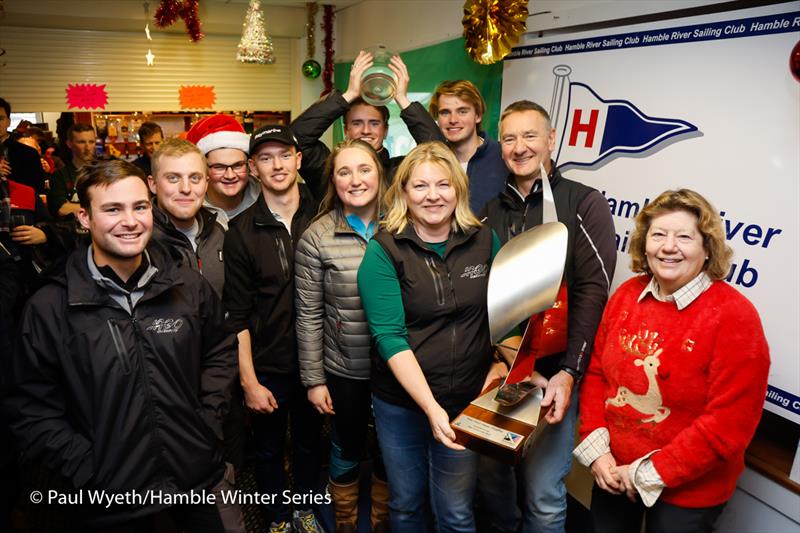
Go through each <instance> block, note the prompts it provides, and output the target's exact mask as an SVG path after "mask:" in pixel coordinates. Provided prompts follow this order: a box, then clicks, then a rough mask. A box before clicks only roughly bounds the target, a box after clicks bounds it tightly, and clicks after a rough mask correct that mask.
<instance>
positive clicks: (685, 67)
mask: <svg viewBox="0 0 800 533" xmlns="http://www.w3.org/2000/svg"><path fill="white" fill-rule="evenodd" d="M799 39H800V3H795V2H792V3H788V4H781V5H774V6H768V7H762V8H756V9H748V10H741V11H729V12H726V13H718V14H714V15H706V16H702V17H693V18H686V19H680V20H672V21H664V22H658V23H649V24H642V25H636V26H628V27H622V28H614V29H613V30H603V31H596V32H584V33H579V34H572V35H560V36H554V37H548V38H538V39H529V40H528V41H526V42H525V43H523V44H522V45H521V46H519V47H517V48H515V49H514V50H513V51H512V53H511V54H510V55H509V56H508V57H507V58H506V61H505V66H504V73H503V97H502V105H503V107H505V106H506V105H508V104H510V103H511V102H513V101H515V100H521V99H527V100H533V101H535V102H537V103H539V104H541V105H542V106H543V107H544V108H545V109H548V110H549V111H550V114H551V117H552V119H553V126H554V127H555V128H556V132H557V138H556V149H555V151H554V154H553V158H554V159H555V160H556V164H557V166H558V167H559V168H560V169H561V170H562V172H563V173H564V175H565V176H566V177H568V178H571V179H574V180H576V181H580V182H582V183H586V184H587V185H590V186H592V187H595V188H597V189H598V190H600V191H602V192H603V194H604V195H605V197H606V198H607V200H608V203H609V206H610V208H611V211H612V214H613V215H614V224H615V226H616V233H617V250H618V254H619V255H618V262H617V270H616V275H615V280H614V288H616V287H617V286H618V285H619V284H620V283H621V282H622V281H624V280H625V279H628V278H629V277H630V276H631V275H632V274H631V272H630V270H629V269H628V266H629V264H630V258H629V256H628V253H627V246H628V240H629V237H630V233H631V231H632V230H633V227H634V223H633V219H634V217H635V216H636V214H637V213H638V212H639V210H640V209H641V208H642V207H643V206H644V205H645V204H647V203H648V202H649V201H650V199H652V198H655V197H656V196H657V195H658V194H660V193H661V192H663V191H664V190H667V189H676V188H681V187H687V188H690V189H694V190H696V191H698V192H699V193H701V194H702V195H704V196H705V197H706V198H708V199H709V200H710V201H711V202H712V204H714V205H715V206H716V207H717V208H718V209H719V210H720V215H721V217H722V219H723V224H724V228H725V232H726V236H727V239H728V243H729V244H730V246H731V247H732V248H733V250H734V253H735V255H734V260H733V263H734V264H733V266H732V268H731V272H730V274H729V276H728V281H729V283H731V284H732V285H733V286H734V287H736V288H737V289H738V290H740V291H741V292H742V294H744V295H745V296H746V297H747V298H748V299H749V300H750V301H751V302H753V304H754V305H755V306H756V307H757V308H758V311H759V313H760V315H761V319H762V322H763V324H764V329H765V331H766V334H767V339H768V341H769V344H770V352H771V357H772V367H771V369H770V376H769V391H768V394H767V399H766V400H767V401H766V403H765V408H767V409H769V410H770V411H773V412H775V413H778V414H780V415H781V416H784V417H786V418H788V419H790V420H793V421H795V422H800V327H798V324H800V239H798V235H800V82H798V80H796V79H795V78H794V77H793V76H792V74H791V72H790V68H789V56H790V53H791V52H792V49H793V47H794V46H795V45H796V44H797V43H798V40H799Z"/></svg>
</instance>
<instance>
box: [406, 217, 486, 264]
mask: <svg viewBox="0 0 800 533" xmlns="http://www.w3.org/2000/svg"><path fill="white" fill-rule="evenodd" d="M479 229H480V228H468V229H467V231H461V230H456V231H455V232H454V231H452V230H451V231H450V235H449V237H448V238H447V246H446V247H445V251H444V257H445V258H446V257H447V256H448V255H449V254H450V252H451V251H452V250H454V249H455V248H458V247H459V246H461V245H462V244H464V243H465V242H467V241H469V240H470V239H471V238H472V236H473V235H475V234H476V233H478V230H479ZM392 237H393V238H394V239H395V240H396V241H410V242H412V243H414V245H415V246H417V247H418V248H420V249H421V250H423V251H424V252H428V253H435V252H434V251H433V250H431V249H430V248H429V247H428V245H427V244H425V241H423V240H422V239H420V238H419V235H417V232H416V230H415V229H414V224H412V223H411V221H409V222H408V224H406V227H405V228H403V231H401V232H400V233H394V234H392Z"/></svg>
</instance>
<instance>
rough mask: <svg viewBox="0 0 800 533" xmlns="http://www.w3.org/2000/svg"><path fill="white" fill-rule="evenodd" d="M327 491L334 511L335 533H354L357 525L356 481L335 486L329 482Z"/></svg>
mask: <svg viewBox="0 0 800 533" xmlns="http://www.w3.org/2000/svg"><path fill="white" fill-rule="evenodd" d="M328 490H330V493H331V496H332V497H333V508H334V510H335V511H336V531H337V533H349V532H351V531H352V532H353V533H355V532H356V531H357V524H358V480H355V481H353V482H352V483H349V484H347V485H337V484H336V483H334V482H333V480H329V481H328Z"/></svg>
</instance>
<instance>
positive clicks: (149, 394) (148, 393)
mask: <svg viewBox="0 0 800 533" xmlns="http://www.w3.org/2000/svg"><path fill="white" fill-rule="evenodd" d="M126 298H127V299H128V307H129V308H130V310H131V311H130V314H131V327H132V328H133V334H134V335H136V337H138V339H139V342H137V343H134V344H136V356H137V357H138V358H139V361H140V365H139V368H140V374H141V380H142V386H143V387H144V389H145V397H146V398H147V408H148V411H149V413H150V416H149V417H148V419H149V422H150V431H151V433H150V434H151V435H152V439H153V441H154V442H153V444H154V445H155V449H156V450H161V448H162V446H161V437H160V436H159V433H160V432H159V430H158V427H157V426H156V422H155V418H156V414H155V407H154V405H153V391H152V389H151V386H150V380H149V379H148V377H147V371H146V369H145V358H144V354H142V345H141V343H142V342H145V338H144V335H143V334H142V332H141V331H140V326H139V321H138V320H137V319H136V312H135V310H134V308H133V302H132V301H131V295H130V293H128V294H127V295H126ZM155 455H156V460H157V461H158V463H159V465H160V466H161V470H162V471H164V470H165V469H166V465H165V464H164V461H163V457H162V456H161V453H158V452H156V454H155ZM161 485H162V487H164V488H166V483H165V482H164V480H163V479H162V480H161Z"/></svg>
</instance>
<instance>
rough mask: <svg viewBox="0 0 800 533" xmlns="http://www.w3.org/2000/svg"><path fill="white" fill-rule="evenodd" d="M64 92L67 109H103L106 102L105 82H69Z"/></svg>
mask: <svg viewBox="0 0 800 533" xmlns="http://www.w3.org/2000/svg"><path fill="white" fill-rule="evenodd" d="M66 93H67V109H73V108H76V109H105V108H106V104H108V93H107V92H106V84H105V83H104V84H103V85H97V84H96V83H69V84H67V89H66Z"/></svg>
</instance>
